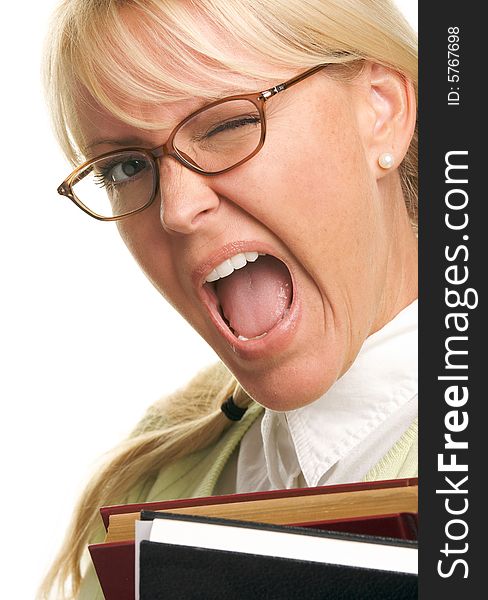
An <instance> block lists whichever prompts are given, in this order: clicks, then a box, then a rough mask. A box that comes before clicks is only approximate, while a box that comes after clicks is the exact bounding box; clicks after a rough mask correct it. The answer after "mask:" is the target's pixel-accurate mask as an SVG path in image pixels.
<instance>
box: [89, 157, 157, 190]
mask: <svg viewBox="0 0 488 600" xmlns="http://www.w3.org/2000/svg"><path fill="white" fill-rule="evenodd" d="M145 168H147V161H145V160H143V159H141V158H128V159H127V160H120V159H118V160H117V161H113V162H112V163H109V164H108V165H104V166H103V167H102V168H101V169H100V173H101V176H102V180H103V182H105V183H106V184H109V183H115V184H117V183H126V182H128V181H130V180H131V179H133V178H134V177H135V176H136V175H138V173H140V172H141V171H143V170H144V169H145Z"/></svg>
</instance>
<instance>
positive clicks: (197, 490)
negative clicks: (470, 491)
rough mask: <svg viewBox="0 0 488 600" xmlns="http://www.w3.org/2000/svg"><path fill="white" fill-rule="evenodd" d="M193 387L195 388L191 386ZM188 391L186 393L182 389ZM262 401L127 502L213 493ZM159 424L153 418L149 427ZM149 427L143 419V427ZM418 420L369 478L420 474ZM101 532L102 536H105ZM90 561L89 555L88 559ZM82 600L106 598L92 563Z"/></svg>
mask: <svg viewBox="0 0 488 600" xmlns="http://www.w3.org/2000/svg"><path fill="white" fill-rule="evenodd" d="M189 389H192V388H191V386H189ZM182 393H185V392H182ZM263 410H264V409H263V408H262V407H261V406H260V405H258V404H253V405H251V406H250V407H249V408H248V410H247V412H246V414H245V415H244V417H243V418H242V419H241V421H238V422H236V423H233V424H232V426H231V427H229V428H228V429H227V430H226V431H225V433H224V434H223V435H222V437H221V438H220V439H219V440H218V441H217V442H215V443H214V444H213V445H211V446H209V447H207V448H204V449H203V450H199V451H197V452H194V453H193V454H190V455H189V456H185V457H183V458H181V459H179V460H176V461H174V462H173V463H170V464H169V465H166V466H163V467H162V468H161V470H160V471H159V473H158V475H157V477H156V478H154V479H152V480H150V481H149V482H146V483H144V484H143V485H141V486H140V487H137V488H135V489H133V490H132V491H131V493H130V494H129V496H128V497H127V500H126V502H127V503H132V502H153V501H158V500H169V499H174V498H191V497H199V496H211V495H212V493H213V491H214V489H215V486H216V484H217V481H218V479H219V476H220V474H221V473H222V471H223V469H224V467H225V465H226V463H227V461H228V460H229V458H230V456H231V455H232V453H233V452H234V450H235V449H236V448H237V447H238V446H239V443H240V441H241V439H242V438H243V436H244V434H245V433H246V431H247V430H248V429H249V427H250V426H251V425H252V423H253V422H254V421H255V420H256V419H257V418H258V416H259V415H260V414H262V412H263ZM155 425H156V423H155V422H154V416H150V417H149V427H150V428H153V427H154V426H155ZM147 428H148V422H147V420H146V422H144V421H143V425H142V429H147ZM417 448H418V446H417V420H415V421H414V422H413V423H412V425H411V426H410V428H409V429H408V430H407V431H406V432H405V433H404V434H403V436H402V437H401V438H400V439H399V440H398V441H397V442H396V444H395V445H394V446H393V447H392V448H391V449H390V450H389V451H388V452H387V453H386V455H385V456H384V457H383V458H382V459H381V460H380V461H379V462H378V464H376V465H375V466H374V467H373V468H372V469H370V471H369V472H368V473H367V474H366V476H365V477H364V480H365V481H374V480H380V479H396V478H402V477H416V476H417V473H418V470H417ZM103 534H104V532H103V531H100V534H99V536H97V538H98V539H95V540H93V541H94V542H95V541H101V540H102V539H103ZM87 558H88V557H87ZM88 561H89V558H88ZM88 565H89V566H88V568H87V572H86V575H85V577H84V579H83V583H82V587H81V592H80V594H79V596H78V600H104V598H103V594H102V592H101V590H100V586H99V584H98V579H97V577H96V574H95V572H94V570H93V568H92V566H91V561H89V562H88Z"/></svg>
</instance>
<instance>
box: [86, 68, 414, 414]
mask: <svg viewBox="0 0 488 600" xmlns="http://www.w3.org/2000/svg"><path fill="white" fill-rule="evenodd" d="M370 72H371V69H366V70H365V74H362V75H360V76H359V78H358V80H357V81H356V82H355V83H354V84H344V83H342V82H338V81H335V80H333V79H331V78H330V77H328V76H327V73H326V71H325V72H321V73H319V74H315V75H313V76H312V77H310V78H309V79H307V80H305V81H303V82H301V83H299V84H297V85H296V86H294V87H293V88H291V89H289V90H286V91H285V92H282V93H280V94H278V95H277V96H276V97H274V98H272V99H271V100H269V101H268V102H267V104H266V114H267V138H266V142H265V144H264V147H263V148H262V149H261V151H260V152H259V153H258V154H257V155H256V156H254V157H253V158H252V159H251V160H249V161H248V162H246V163H245V164H243V165H241V166H239V167H237V168H235V169H234V170H232V171H229V172H227V173H224V174H220V175H214V176H205V175H200V174H197V173H194V172H192V171H190V170H188V169H186V168H185V167H183V166H182V165H181V164H179V163H178V162H177V161H176V160H174V159H173V158H170V157H165V158H163V159H161V161H160V190H159V196H158V197H157V199H156V201H155V202H154V203H153V204H152V205H151V206H150V207H149V208H148V209H146V210H145V211H144V212H142V213H140V214H138V215H135V216H132V217H130V218H128V219H125V220H122V221H119V222H118V227H119V230H120V234H121V236H122V238H123V240H124V241H125V243H126V244H127V246H128V248H129V249H130V251H131V252H132V254H133V255H134V257H135V258H136V260H137V261H138V263H139V264H140V266H141V268H142V269H143V270H144V272H145V273H146V274H147V276H148V277H149V279H150V280H151V281H152V282H153V284H154V285H155V287H156V288H157V289H158V290H159V291H160V292H161V294H162V295H163V296H164V297H165V298H166V299H167V300H168V301H169V302H170V303H171V304H172V305H173V306H174V307H175V308H176V309H177V310H178V311H179V312H180V313H181V314H182V315H183V316H184V317H185V318H186V319H187V320H188V321H189V322H190V323H191V325H192V326H193V327H194V328H195V329H196V330H197V331H198V332H199V333H200V335H202V336H203V337H204V338H205V340H206V341H207V342H208V343H209V344H210V345H211V346H212V347H213V348H214V349H215V351H216V352H217V353H218V354H219V356H220V357H221V359H222V360H223V361H224V363H225V364H226V365H227V366H228V368H229V369H230V370H231V371H232V372H233V373H234V374H235V376H236V377H237V379H238V380H239V381H240V383H241V384H242V386H243V387H244V388H245V389H246V391H247V392H248V393H249V394H250V395H251V396H252V397H253V398H254V399H256V400H257V401H258V402H260V403H261V404H263V405H265V406H267V407H269V408H271V409H274V410H289V409H294V408H298V407H300V406H303V405H305V404H307V403H309V402H311V401H313V400H315V399H317V398H318V397H319V396H320V395H321V394H323V393H324V392H325V391H326V390H327V389H328V388H329V387H330V386H331V385H332V384H333V383H334V382H335V380H336V379H337V378H338V377H339V376H341V375H342V374H343V373H344V372H345V371H346V370H347V369H348V367H349V366H350V365H351V363H352V362H353V361H354V358H355V356H356V354H357V352H358V351H359V348H360V347H361V345H362V343H363V341H364V340H365V338H366V337H367V336H368V335H369V334H370V333H372V332H374V331H375V330H377V329H379V328H380V327H381V326H382V325H383V324H385V323H386V322H387V321H389V320H390V319H391V318H392V317H393V316H394V315H395V314H396V312H398V311H399V310H400V309H401V308H402V307H403V306H405V305H406V304H407V303H408V302H410V301H411V300H412V299H413V297H415V293H414V292H412V285H413V284H412V277H413V276H412V273H411V271H412V269H413V265H414V263H415V260H416V259H415V256H412V257H411V258H406V256H409V255H410V254H411V252H412V249H413V248H414V243H413V242H412V240H413V235H412V233H411V230H410V227H409V224H408V219H407V217H406V214H405V210H404V207H403V205H402V201H401V193H400V191H399V184H398V178H397V176H396V174H393V175H387V174H386V173H385V172H384V171H383V170H382V169H381V168H380V167H379V166H378V163H377V159H378V155H379V152H380V148H377V147H375V144H376V138H375V135H376V132H377V129H378V123H377V121H378V110H376V109H375V106H378V107H380V108H381V106H382V105H381V102H380V100H378V98H377V96H378V91H377V90H372V89H371V85H370V83H369V81H370V77H369V75H368V73H370ZM271 73H273V71H272V69H271V67H270V74H271ZM295 74H296V73H295V72H293V73H289V76H293V75H295ZM282 75H283V74H282V73H280V74H275V76H273V75H270V82H269V85H270V86H271V85H274V84H276V83H278V82H280V81H283V80H284V79H286V77H282ZM238 86H239V87H242V91H243V92H246V91H257V90H258V89H263V87H262V86H259V85H257V87H256V84H255V83H254V84H253V82H252V81H251V80H248V81H246V80H244V79H242V78H240V79H239V80H238V81H237V80H232V79H231V78H229V87H230V88H231V87H232V88H236V87H238ZM223 92H225V90H223ZM374 94H376V96H374ZM375 103H376V104H375ZM199 106H200V105H199V104H198V103H196V102H195V100H194V99H189V100H188V101H187V102H178V103H175V104H173V105H171V104H170V105H162V106H161V107H160V108H158V109H157V111H154V119H155V120H158V121H160V120H161V119H162V118H164V119H165V120H167V122H169V123H172V126H175V125H176V124H177V123H178V122H179V121H181V120H182V119H183V118H184V117H185V116H186V115H188V114H189V113H191V112H192V111H194V110H195V109H196V108H198V107H199ZM139 109H141V110H142V107H134V114H137V112H138V110H139ZM82 123H83V132H84V137H85V139H86V142H87V144H90V143H91V142H93V140H95V139H103V140H105V141H104V142H103V143H102V144H99V145H97V146H96V147H94V148H93V149H92V154H93V155H98V154H101V153H102V152H107V151H110V150H113V149H118V148H119V145H118V144H117V141H118V140H119V141H120V140H127V139H130V140H131V143H130V145H138V146H143V147H147V148H152V147H156V146H159V145H161V144H162V143H163V142H165V141H166V139H167V137H168V134H169V132H170V129H168V130H161V131H157V132H148V131H145V130H139V129H136V128H134V127H132V126H129V125H127V124H125V123H123V122H121V121H119V120H117V119H116V118H114V117H113V116H111V115H110V114H108V113H107V112H106V111H104V110H103V109H101V108H99V107H98V108H97V109H94V108H86V107H85V109H84V112H83V114H82ZM110 140H113V143H108V141H110ZM125 145H129V144H127V143H126V144H125ZM382 149H383V151H385V150H386V151H389V150H391V148H390V147H387V148H385V147H383V148H382ZM387 195H388V196H389V201H388V202H386V201H385V199H386V196H387ZM413 252H414V250H413ZM243 253H258V254H259V255H261V254H263V255H265V256H260V257H259V258H258V259H257V260H256V261H255V262H248V263H247V265H246V266H245V267H243V268H240V269H237V270H235V271H234V273H233V274H231V275H229V276H227V277H223V278H221V279H219V280H218V281H216V282H213V283H206V279H207V278H208V276H209V274H210V273H211V272H212V271H213V270H214V269H215V268H216V267H218V266H219V265H222V263H223V262H224V261H226V260H227V259H233V260H234V262H235V264H236V265H239V264H241V263H242V262H243V257H242V255H243ZM244 256H245V254H244ZM236 257H237V258H236ZM252 257H253V255H252V254H250V255H249V258H252ZM406 282H407V285H406ZM407 288H409V289H408V291H407ZM412 293H413V295H412ZM408 294H410V297H408V298H407V296H408ZM229 325H230V326H229ZM263 334H264V335H263ZM245 338H248V339H245ZM161 342H162V343H165V344H174V343H177V340H172V339H166V340H161Z"/></svg>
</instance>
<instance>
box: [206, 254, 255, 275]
mask: <svg viewBox="0 0 488 600" xmlns="http://www.w3.org/2000/svg"><path fill="white" fill-rule="evenodd" d="M258 256H260V255H259V254H258V252H240V253H239V254H235V255H234V256H231V257H230V258H227V259H225V260H224V261H222V262H221V263H220V265H217V266H216V267H215V269H214V270H213V271H211V272H210V273H209V274H208V275H207V277H206V279H205V281H206V282H211V281H217V279H221V278H222V277H227V276H228V275H230V274H231V273H233V272H234V271H235V270H236V269H242V267H245V266H246V265H247V263H248V262H254V261H255V260H257V258H258Z"/></svg>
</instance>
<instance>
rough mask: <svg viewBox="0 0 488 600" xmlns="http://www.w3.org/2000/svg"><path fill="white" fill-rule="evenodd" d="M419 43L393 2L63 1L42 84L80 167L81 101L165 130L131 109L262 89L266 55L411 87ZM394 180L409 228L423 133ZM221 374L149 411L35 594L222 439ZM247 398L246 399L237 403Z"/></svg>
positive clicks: (281, 63)
mask: <svg viewBox="0 0 488 600" xmlns="http://www.w3.org/2000/svg"><path fill="white" fill-rule="evenodd" d="M129 13H130V17H131V18H128V17H129ZM134 15H136V17H137V18H135V19H134V18H132V17H133V16H134ZM209 31H211V32H212V35H209ZM226 32H227V35H228V33H229V32H231V34H232V38H233V40H235V41H236V42H238V44H239V45H240V46H241V47H242V50H243V52H242V55H239V56H236V55H235V52H233V51H232V50H230V49H229V48H228V47H227V46H226V44H225V35H226ZM219 36H222V38H220V37H219ZM416 47H417V44H416V36H415V33H414V32H413V31H412V29H411V28H410V26H409V25H408V24H407V22H406V21H405V19H404V18H403V16H402V15H401V14H400V12H399V11H398V9H397V8H396V7H395V5H394V4H393V3H392V2H391V1H389V0H64V1H63V2H61V4H60V6H59V8H58V10H57V11H56V13H55V15H54V18H53V22H52V26H51V30H50V34H49V38H48V42H47V46H46V57H45V86H46V92H47V99H48V103H49V106H50V109H51V114H52V119H53V125H54V130H55V133H56V136H57V138H58V140H59V143H60V145H61V147H62V148H63V150H64V152H65V154H66V156H67V157H68V159H69V160H70V161H71V162H72V163H73V164H77V163H79V162H80V161H82V160H83V159H84V147H83V134H82V131H81V127H80V126H79V123H78V120H77V110H78V108H79V103H80V101H83V100H82V99H83V98H86V94H88V97H92V98H94V99H95V100H96V101H97V102H98V103H99V104H101V105H102V106H103V107H105V108H106V109H108V110H109V111H110V112H111V113H112V114H114V115H115V116H116V117H118V118H119V119H121V120H123V121H125V122H127V123H129V124H132V125H134V126H137V127H140V128H145V129H148V130H149V129H159V128H162V127H167V125H168V124H166V123H158V122H154V121H149V120H145V119H144V116H143V114H142V116H134V114H133V112H132V111H131V110H130V109H131V107H133V106H134V105H137V106H140V105H141V104H142V105H143V106H147V107H148V108H150V107H151V106H154V105H161V104H163V103H165V102H175V101H177V100H182V99H187V98H188V97H198V98H202V99H208V100H211V99H213V98H215V94H216V92H218V91H219V89H221V88H222V85H224V86H225V84H226V83H228V75H229V73H236V74H241V75H246V76H249V77H253V78H256V79H257V80H262V81H263V84H264V87H267V86H268V85H269V83H270V80H269V77H270V74H269V70H266V69H265V68H264V67H263V66H261V65H262V64H263V61H262V58H263V57H265V58H266V63H267V64H268V65H276V68H277V70H279V69H285V68H296V69H297V70H298V69H299V68H304V69H306V68H307V67H309V66H310V67H311V66H315V65H317V64H322V63H326V62H332V63H336V64H337V65H339V67H338V69H336V70H335V71H334V72H335V73H336V75H335V76H340V77H343V78H351V77H352V76H353V75H354V73H356V72H357V71H358V69H359V68H360V66H361V64H362V63H363V61H364V60H371V61H373V62H376V63H380V64H383V65H385V66H387V67H389V68H391V69H393V70H395V71H397V72H399V73H400V74H402V75H403V76H404V77H405V78H407V79H409V80H410V81H412V82H413V84H414V85H415V88H416V82H417V51H416ZM268 69H269V68H268ZM82 91H83V92H84V93H81V92H82ZM148 114H151V111H150V110H148ZM399 172H400V177H401V182H402V187H403V193H404V198H405V203H406V206H407V209H408V211H409V214H410V217H411V220H412V222H413V223H414V222H415V221H416V215H417V136H416V134H415V135H414V137H413V139H412V143H411V145H410V148H409V151H408V153H407V155H406V157H405V158H404V160H403V162H402V164H401V165H400V168H399ZM217 372H218V376H216V377H215V372H213V375H212V376H213V377H215V382H214V383H215V385H213V386H212V387H210V388H209V387H208V386H207V387H205V383H204V380H205V377H208V375H204V376H202V380H201V384H202V389H204V390H206V391H205V392H204V393H203V394H202V395H201V397H200V398H199V402H197V403H194V407H193V411H192V413H191V414H190V415H188V413H185V417H184V418H183V416H182V411H181V406H182V399H183V398H184V394H176V395H174V396H173V397H172V398H170V400H169V401H166V402H164V403H162V404H158V405H157V407H156V408H155V409H153V411H152V413H151V414H152V415H153V417H151V419H149V421H147V422H146V425H147V423H149V426H144V427H142V428H139V429H138V430H137V431H136V432H134V434H133V435H132V436H131V437H130V438H129V439H128V440H126V441H125V442H123V444H121V445H120V446H119V447H118V448H116V449H115V450H114V452H113V453H112V455H111V457H110V459H109V460H108V461H107V464H106V465H105V467H104V468H103V469H102V470H100V472H99V473H97V475H96V476H95V477H94V478H93V479H92V481H91V482H90V484H89V485H88V487H87V489H86V491H85V493H84V495H83V496H82V498H81V499H80V502H79V504H78V506H77V508H76V511H75V514H74V517H73V522H72V525H71V527H70V529H69V531H68V534H67V538H66V541H65V543H64V545H63V547H62V549H61V551H60V553H59V555H58V557H57V559H56V560H55V562H54V564H53V566H52V568H51V570H50V572H49V574H48V575H47V577H46V580H45V582H44V584H43V586H42V588H41V591H40V595H39V597H40V598H47V597H49V593H50V591H51V592H52V591H53V590H54V588H55V587H56V586H57V587H58V589H59V590H61V591H59V592H58V594H59V595H58V596H56V597H58V598H61V597H67V598H73V597H75V596H76V594H77V591H78V589H79V586H80V581H81V577H82V574H81V569H80V562H81V556H82V554H83V551H84V548H85V547H86V544H87V542H88V541H89V540H90V539H91V537H92V536H93V532H94V531H95V529H96V527H97V519H98V513H97V510H98V507H99V506H100V505H103V504H109V503H115V502H121V501H124V499H125V498H126V497H127V494H128V492H129V491H130V489H131V488H132V487H133V486H134V485H135V484H136V483H140V482H142V481H144V480H145V479H147V478H149V477H150V476H151V475H152V474H154V472H155V471H156V470H158V469H159V468H160V467H161V465H162V464H164V463H167V462H168V461H171V460H175V459H176V458H177V457H181V456H183V455H185V454H189V453H190V452H193V451H195V450H197V449H200V448H204V447H206V446H207V445H209V444H210V443H212V441H213V440H215V439H217V438H218V437H219V435H220V434H221V432H222V431H223V429H224V427H225V426H226V421H225V419H224V418H223V417H222V416H221V413H220V411H219V406H220V404H221V402H222V401H223V400H224V399H225V395H226V394H227V393H229V390H232V389H234V387H235V381H234V380H233V379H232V377H231V375H230V374H229V373H228V372H227V371H226V370H225V369H223V367H222V368H219V369H218V371H217ZM247 402H249V398H247V397H246V396H245V395H243V396H242V399H241V403H242V404H246V403H247ZM154 415H156V416H154ZM66 586H67V587H69V588H70V589H69V591H68V592H66V594H65V592H64V591H62V590H64V589H65V587H66Z"/></svg>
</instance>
